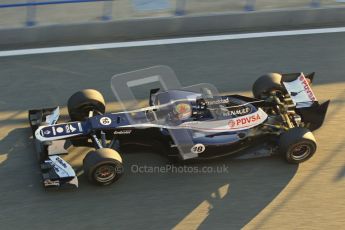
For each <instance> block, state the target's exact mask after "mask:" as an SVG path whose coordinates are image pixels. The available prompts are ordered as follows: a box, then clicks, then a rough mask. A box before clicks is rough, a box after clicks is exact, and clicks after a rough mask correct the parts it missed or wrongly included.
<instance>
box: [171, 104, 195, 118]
mask: <svg viewBox="0 0 345 230" xmlns="http://www.w3.org/2000/svg"><path fill="white" fill-rule="evenodd" d="M173 111H174V114H175V116H176V117H177V118H178V119H179V120H185V119H188V118H190V117H191V116H192V108H191V106H190V104H188V103H179V104H177V105H176V106H175V108H174V110H173Z"/></svg>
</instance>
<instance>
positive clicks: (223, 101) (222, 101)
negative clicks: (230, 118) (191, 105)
mask: <svg viewBox="0 0 345 230" xmlns="http://www.w3.org/2000/svg"><path fill="white" fill-rule="evenodd" d="M205 103H206V105H220V104H227V103H229V98H225V99H223V98H220V99H217V100H210V99H207V100H205Z"/></svg>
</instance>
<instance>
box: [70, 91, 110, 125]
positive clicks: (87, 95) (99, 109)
mask: <svg viewBox="0 0 345 230" xmlns="http://www.w3.org/2000/svg"><path fill="white" fill-rule="evenodd" d="M67 109H68V114H69V116H70V118H71V119H72V121H83V120H85V119H87V118H88V117H89V112H90V111H93V112H94V114H104V112H105V101H104V98H103V95H102V94H101V93H100V92H98V91H97V90H94V89H84V90H82V91H79V92H76V93H75V94H73V95H72V96H71V97H70V98H69V99H68V102H67Z"/></svg>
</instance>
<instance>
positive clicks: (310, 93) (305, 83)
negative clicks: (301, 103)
mask: <svg viewBox="0 0 345 230" xmlns="http://www.w3.org/2000/svg"><path fill="white" fill-rule="evenodd" d="M298 79H299V80H300V82H301V83H302V85H303V88H304V91H305V92H306V93H307V95H308V97H309V99H310V100H311V101H316V98H315V96H314V93H313V91H312V90H311V88H310V86H309V83H308V81H307V79H306V78H305V77H304V76H303V75H301V76H300V77H299V78H298Z"/></svg>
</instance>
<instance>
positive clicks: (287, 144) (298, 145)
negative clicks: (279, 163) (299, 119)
mask: <svg viewBox="0 0 345 230" xmlns="http://www.w3.org/2000/svg"><path fill="white" fill-rule="evenodd" d="M279 150H280V152H281V153H282V154H284V155H285V158H286V160H287V162H289V163H293V164H299V163H302V162H304V161H306V160H308V159H309V158H311V157H312V156H313V155H314V153H315V152H316V140H315V137H314V135H313V133H312V132H311V131H309V130H308V129H306V128H301V127H296V128H292V129H289V130H288V131H287V132H285V133H283V134H282V135H281V136H280V139H279Z"/></svg>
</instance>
